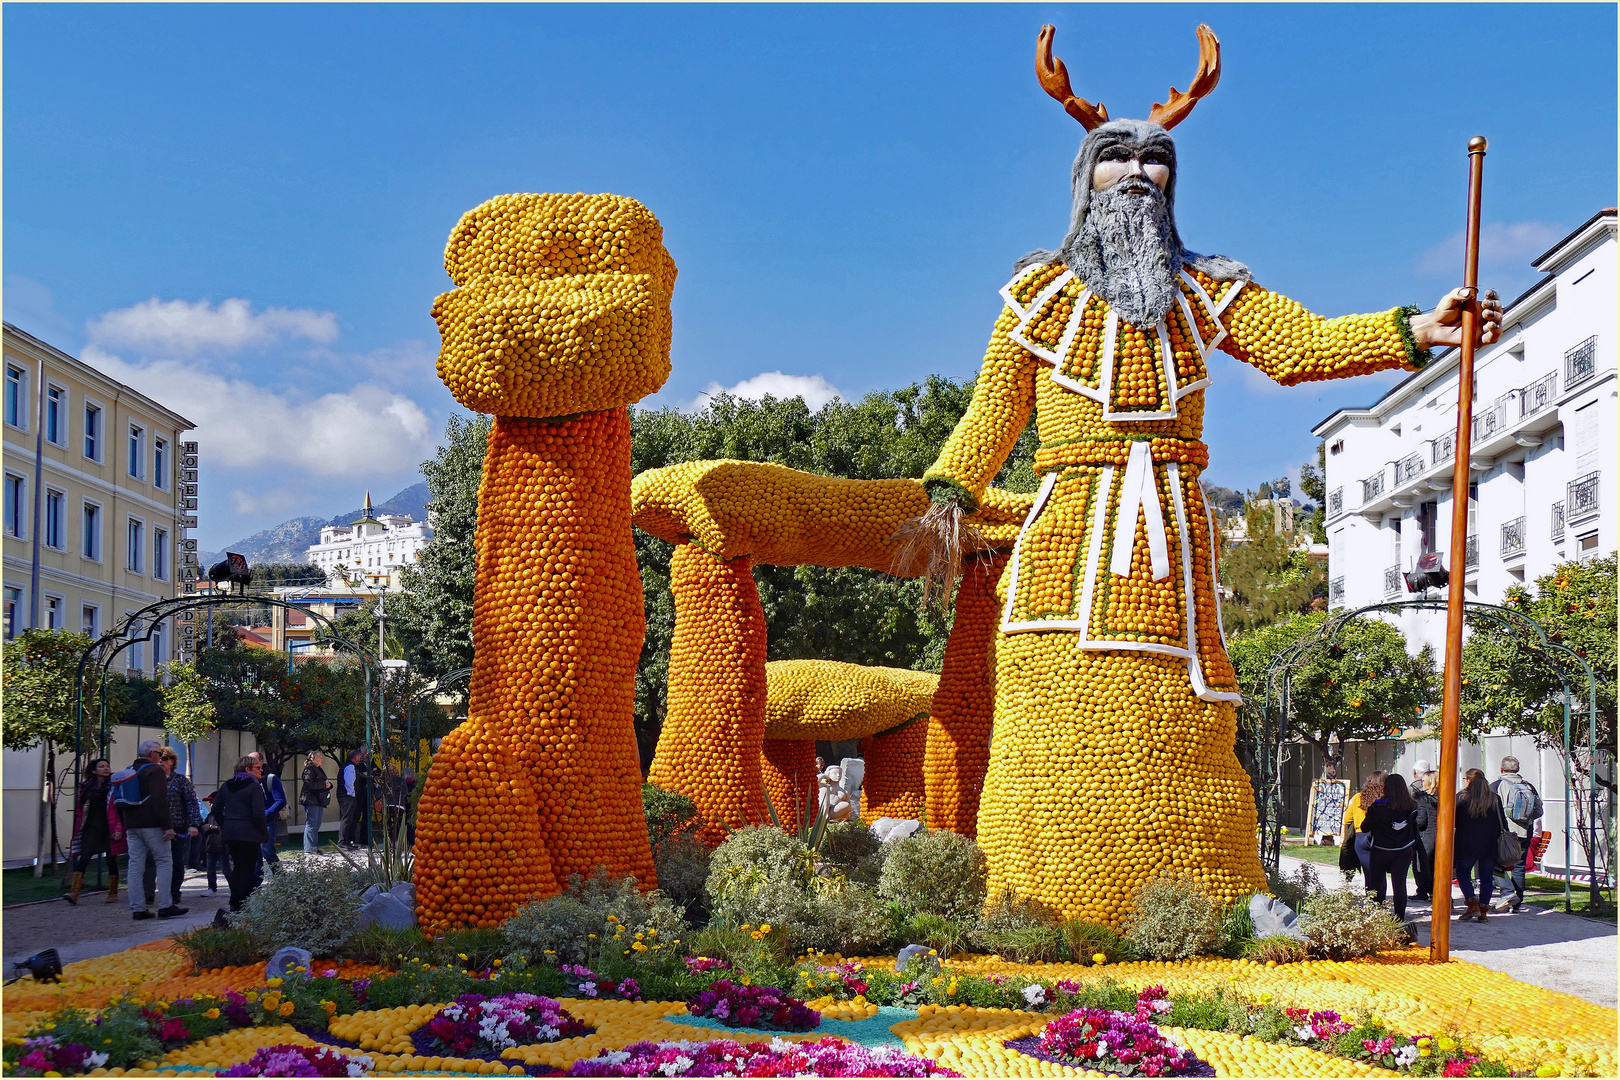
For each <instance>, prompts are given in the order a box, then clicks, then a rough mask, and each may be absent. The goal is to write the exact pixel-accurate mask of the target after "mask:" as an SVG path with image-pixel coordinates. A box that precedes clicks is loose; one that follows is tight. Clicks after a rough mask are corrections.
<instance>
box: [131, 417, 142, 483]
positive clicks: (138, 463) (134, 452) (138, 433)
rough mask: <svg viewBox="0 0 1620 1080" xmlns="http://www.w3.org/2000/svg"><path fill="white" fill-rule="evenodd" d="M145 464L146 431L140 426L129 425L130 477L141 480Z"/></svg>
mask: <svg viewBox="0 0 1620 1080" xmlns="http://www.w3.org/2000/svg"><path fill="white" fill-rule="evenodd" d="M145 462H146V430H145V429H144V428H142V427H141V426H140V425H139V424H131V425H129V475H131V476H133V477H135V478H136V479H137V480H139V479H140V477H141V469H142V466H143V465H144V464H145Z"/></svg>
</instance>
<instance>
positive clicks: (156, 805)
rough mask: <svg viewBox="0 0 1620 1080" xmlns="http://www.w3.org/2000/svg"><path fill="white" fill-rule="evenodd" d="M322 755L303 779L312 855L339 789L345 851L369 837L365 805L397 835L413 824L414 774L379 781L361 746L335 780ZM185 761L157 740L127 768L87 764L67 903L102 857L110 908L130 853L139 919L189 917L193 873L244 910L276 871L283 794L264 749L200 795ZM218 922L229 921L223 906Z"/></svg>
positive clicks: (282, 835)
mask: <svg viewBox="0 0 1620 1080" xmlns="http://www.w3.org/2000/svg"><path fill="white" fill-rule="evenodd" d="M325 760H326V759H325V757H324V756H323V755H322V754H321V753H319V752H318V751H317V752H315V753H312V754H310V755H309V756H308V758H307V759H306V760H305V764H304V769H303V772H302V774H301V776H300V784H299V792H298V801H299V805H300V806H301V807H302V808H303V812H304V834H303V850H304V851H305V852H306V853H310V852H314V851H316V850H317V849H318V848H319V847H320V842H321V841H320V829H321V822H322V820H323V818H324V815H325V811H326V809H327V808H328V807H329V806H330V805H331V801H332V795H333V793H334V789H336V795H337V801H338V809H339V814H340V815H341V826H340V829H339V832H338V846H339V847H343V848H360V847H365V846H366V845H367V844H368V843H370V841H371V828H372V823H371V817H372V815H371V814H368V813H366V812H365V811H366V809H367V807H373V809H374V810H380V811H381V812H383V813H384V814H385V815H386V816H385V821H386V822H387V825H386V827H387V828H388V829H389V830H390V832H391V833H392V834H393V836H394V837H395V838H396V839H397V838H398V837H399V835H400V827H401V825H407V827H408V828H409V826H408V824H407V822H406V818H407V814H406V813H405V806H406V801H407V798H406V797H407V795H408V793H409V790H410V787H411V785H412V784H414V782H415V781H414V780H413V779H411V778H409V777H404V776H401V775H400V773H399V771H398V770H397V769H395V768H389V769H388V770H387V771H386V773H383V774H380V775H379V777H378V778H377V779H376V780H374V778H373V775H372V773H373V767H372V766H370V765H369V764H368V763H367V756H366V752H365V751H364V750H355V751H353V752H352V753H350V755H349V758H348V761H347V763H346V764H345V765H344V766H343V768H342V769H341V770H339V773H338V779H337V782H336V783H334V782H333V781H332V780H331V779H330V778H329V777H328V776H327V775H326V770H325ZM179 764H180V759H179V755H178V754H177V753H176V752H175V751H174V750H173V749H172V748H170V747H167V746H164V745H163V744H162V743H160V742H158V741H157V740H156V739H147V740H146V741H144V742H142V743H141V744H140V747H139V750H138V754H137V756H136V758H135V761H134V763H133V764H132V765H131V766H130V767H129V768H127V769H121V770H114V769H113V767H112V763H111V762H110V761H109V760H107V759H106V758H95V759H92V760H91V761H90V762H89V764H88V766H87V767H86V769H85V770H84V773H83V776H82V779H81V781H80V784H79V790H78V794H77V796H76V798H75V799H74V817H73V839H72V843H71V846H70V848H69V858H70V860H71V861H72V864H73V878H72V883H71V884H70V885H69V887H68V891H67V894H66V899H67V901H68V903H70V904H77V903H78V902H79V898H80V896H81V895H82V894H83V891H84V878H85V873H86V872H87V871H88V870H89V868H90V863H91V861H92V860H93V859H95V858H96V857H97V856H98V855H99V856H104V857H105V859H106V870H107V879H108V886H107V899H106V902H107V903H109V904H111V903H116V902H117V900H118V868H119V863H118V859H119V856H127V858H128V865H127V867H126V874H125V876H126V879H127V881H126V889H127V893H128V899H129V907H130V911H131V913H132V914H133V917H134V918H135V919H151V918H154V917H155V918H159V919H172V918H175V917H176V916H179V915H185V914H187V912H188V910H189V909H187V908H186V907H184V906H182V905H181V903H180V900H181V894H180V887H181V884H182V883H183V882H184V880H185V875H186V871H187V870H188V869H189V870H193V871H196V872H197V873H205V874H206V875H207V877H208V891H209V892H218V891H219V885H220V879H221V878H222V877H223V878H224V882H225V887H226V889H227V890H228V892H229V895H230V901H229V909H230V910H231V911H240V910H241V909H242V907H243V905H244V904H246V902H247V898H248V896H249V895H251V894H252V892H253V890H254V889H256V888H258V886H259V885H260V884H261V883H262V882H263V880H264V875H265V872H266V870H267V869H268V870H269V871H270V872H274V871H275V869H276V868H277V867H278V866H279V865H280V862H281V857H280V855H279V854H278V852H277V848H279V847H280V846H281V844H282V842H283V841H284V840H285V839H286V837H287V818H288V813H287V810H288V801H287V794H286V789H285V787H284V786H283V785H282V782H281V777H279V776H278V775H276V774H275V773H274V772H271V771H270V770H269V768H268V767H267V765H266V762H265V758H264V755H263V754H260V753H258V752H257V751H255V752H254V753H251V754H246V755H244V756H243V757H241V758H239V759H238V760H237V762H236V768H235V771H234V772H233V774H232V775H231V776H230V777H229V778H228V779H227V780H225V781H224V782H223V783H222V784H220V785H219V787H218V789H217V790H216V791H214V792H213V793H212V794H209V795H205V796H203V797H201V798H199V797H198V795H197V789H196V788H195V787H194V786H193V784H192V782H191V779H190V778H189V777H187V776H186V774H185V773H184V772H182V771H180V769H179ZM373 788H375V789H376V791H375V795H376V796H378V798H376V799H375V800H374V798H373ZM375 803H383V804H385V805H383V806H380V807H378V806H375V805H374V804H375ZM409 831H410V832H412V833H414V831H415V830H414V828H410V829H409ZM154 907H155V908H156V911H154V910H153V909H154ZM218 919H219V920H221V921H223V919H224V915H223V911H222V912H221V914H220V915H219V916H218Z"/></svg>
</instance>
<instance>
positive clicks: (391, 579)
mask: <svg viewBox="0 0 1620 1080" xmlns="http://www.w3.org/2000/svg"><path fill="white" fill-rule="evenodd" d="M431 539H433V530H432V529H430V528H429V527H428V526H427V524H426V523H425V522H419V521H416V520H415V519H413V518H412V517H411V516H410V515H409V514H384V515H382V516H381V517H377V516H375V515H374V514H373V513H372V509H371V492H369V491H368V492H366V506H365V510H364V511H363V512H362V513H361V515H360V517H359V518H357V519H356V520H354V521H352V522H350V523H349V524H348V525H346V526H344V525H328V526H327V527H326V528H324V529H322V530H321V542H320V543H318V544H311V545H310V546H309V549H308V554H309V561H310V562H311V563H313V564H314V565H316V566H318V567H320V568H321V569H322V570H323V571H325V573H326V576H327V577H328V578H330V577H331V576H332V575H333V574H335V573H338V572H340V571H341V572H342V573H343V575H344V576H345V577H346V578H350V579H359V578H363V579H364V580H365V582H366V584H368V585H370V586H372V587H373V588H387V587H389V586H390V585H394V584H397V581H396V578H397V575H398V572H399V571H400V570H402V569H404V568H405V567H407V566H410V565H412V564H413V563H415V562H416V559H417V556H418V555H419V554H420V553H421V551H422V549H423V548H425V547H427V544H428V541H429V540H431Z"/></svg>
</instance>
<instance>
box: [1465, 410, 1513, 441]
mask: <svg viewBox="0 0 1620 1080" xmlns="http://www.w3.org/2000/svg"><path fill="white" fill-rule="evenodd" d="M1507 426H1508V410H1507V402H1506V401H1498V402H1497V403H1496V404H1494V405H1492V406H1491V407H1490V408H1489V409H1486V410H1485V411H1484V412H1482V413H1480V414H1479V415H1478V416H1476V417H1474V420H1473V428H1474V434H1473V436H1472V440H1471V441H1470V442H1469V444H1468V445H1469V446H1474V445H1477V444H1479V443H1481V442H1484V441H1485V440H1486V439H1488V438H1490V437H1491V436H1492V435H1495V434H1496V433H1497V432H1498V431H1501V430H1502V429H1503V428H1505V427H1507Z"/></svg>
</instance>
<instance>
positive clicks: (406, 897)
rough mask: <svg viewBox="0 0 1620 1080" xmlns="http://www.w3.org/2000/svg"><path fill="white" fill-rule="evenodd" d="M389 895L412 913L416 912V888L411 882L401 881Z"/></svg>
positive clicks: (390, 890) (389, 891)
mask: <svg viewBox="0 0 1620 1080" xmlns="http://www.w3.org/2000/svg"><path fill="white" fill-rule="evenodd" d="M388 895H389V896H392V897H393V898H394V899H396V900H398V901H399V902H400V903H402V904H404V905H405V906H406V907H408V908H410V909H411V910H412V911H415V910H416V886H415V885H412V884H411V883H410V882H408V881H401V882H400V883H399V884H397V885H395V886H394V887H393V888H392V889H389V890H388Z"/></svg>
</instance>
